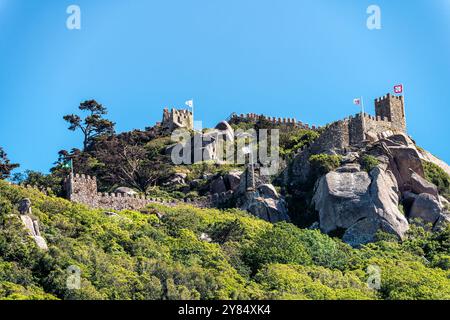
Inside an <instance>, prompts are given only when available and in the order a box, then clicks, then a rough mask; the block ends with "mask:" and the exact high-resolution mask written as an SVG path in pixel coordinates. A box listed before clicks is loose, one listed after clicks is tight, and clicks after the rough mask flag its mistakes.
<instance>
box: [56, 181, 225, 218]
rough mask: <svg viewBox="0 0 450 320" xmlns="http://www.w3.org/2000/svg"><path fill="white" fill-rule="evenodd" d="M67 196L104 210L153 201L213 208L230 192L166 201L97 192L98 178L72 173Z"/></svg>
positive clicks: (122, 208) (128, 208)
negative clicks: (192, 198)
mask: <svg viewBox="0 0 450 320" xmlns="http://www.w3.org/2000/svg"><path fill="white" fill-rule="evenodd" d="M64 184H65V189H66V193H67V198H68V199H69V200H70V201H72V202H75V203H80V204H84V205H86V206H88V207H90V208H93V209H104V210H117V211H121V210H140V209H143V208H145V207H146V206H148V205H149V204H152V203H158V204H163V205H166V206H175V205H178V204H180V203H187V204H191V205H194V206H197V207H203V208H211V207H216V206H219V205H220V204H221V203H222V202H223V201H225V200H226V199H228V198H229V197H230V195H229V194H226V193H223V194H214V195H211V196H210V197H205V198H202V199H200V200H189V199H186V200H184V201H166V200H164V199H158V198H151V197H145V196H143V195H127V194H122V193H101V192H97V179H96V178H95V177H91V176H88V175H84V174H70V175H69V176H68V177H67V178H66V180H65V182H64Z"/></svg>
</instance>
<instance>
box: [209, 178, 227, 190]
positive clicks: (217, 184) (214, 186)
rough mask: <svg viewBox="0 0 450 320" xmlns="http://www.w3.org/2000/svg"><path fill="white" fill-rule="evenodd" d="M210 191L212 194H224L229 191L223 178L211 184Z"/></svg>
mask: <svg viewBox="0 0 450 320" xmlns="http://www.w3.org/2000/svg"><path fill="white" fill-rule="evenodd" d="M210 191H211V193H212V194H215V193H219V194H220V193H223V192H226V191H227V187H226V186H225V182H224V180H223V177H218V178H216V179H215V180H213V181H212V182H211V185H210Z"/></svg>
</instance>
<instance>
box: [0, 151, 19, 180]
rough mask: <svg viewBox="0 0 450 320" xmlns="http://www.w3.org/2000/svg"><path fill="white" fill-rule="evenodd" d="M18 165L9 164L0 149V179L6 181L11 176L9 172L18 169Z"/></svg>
mask: <svg viewBox="0 0 450 320" xmlns="http://www.w3.org/2000/svg"><path fill="white" fill-rule="evenodd" d="M18 167H19V165H18V164H16V163H11V161H9V159H8V155H7V154H6V152H5V151H4V150H3V148H2V147H0V179H7V178H9V176H10V175H11V171H12V170H14V169H16V168H18Z"/></svg>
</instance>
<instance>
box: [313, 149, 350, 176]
mask: <svg viewBox="0 0 450 320" xmlns="http://www.w3.org/2000/svg"><path fill="white" fill-rule="evenodd" d="M341 161H342V157H341V156H340V155H329V154H324V153H322V154H315V155H312V156H311V157H309V162H310V164H311V167H312V169H313V171H314V172H316V173H317V174H320V175H323V174H327V173H328V172H330V171H333V170H335V169H337V168H338V167H339V166H340V165H341Z"/></svg>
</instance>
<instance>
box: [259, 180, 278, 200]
mask: <svg viewBox="0 0 450 320" xmlns="http://www.w3.org/2000/svg"><path fill="white" fill-rule="evenodd" d="M258 191H259V194H260V195H261V196H263V197H264V198H272V199H279V198H280V197H279V195H278V192H277V190H276V189H275V187H274V186H273V185H271V184H262V185H260V186H259V187H258Z"/></svg>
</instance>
